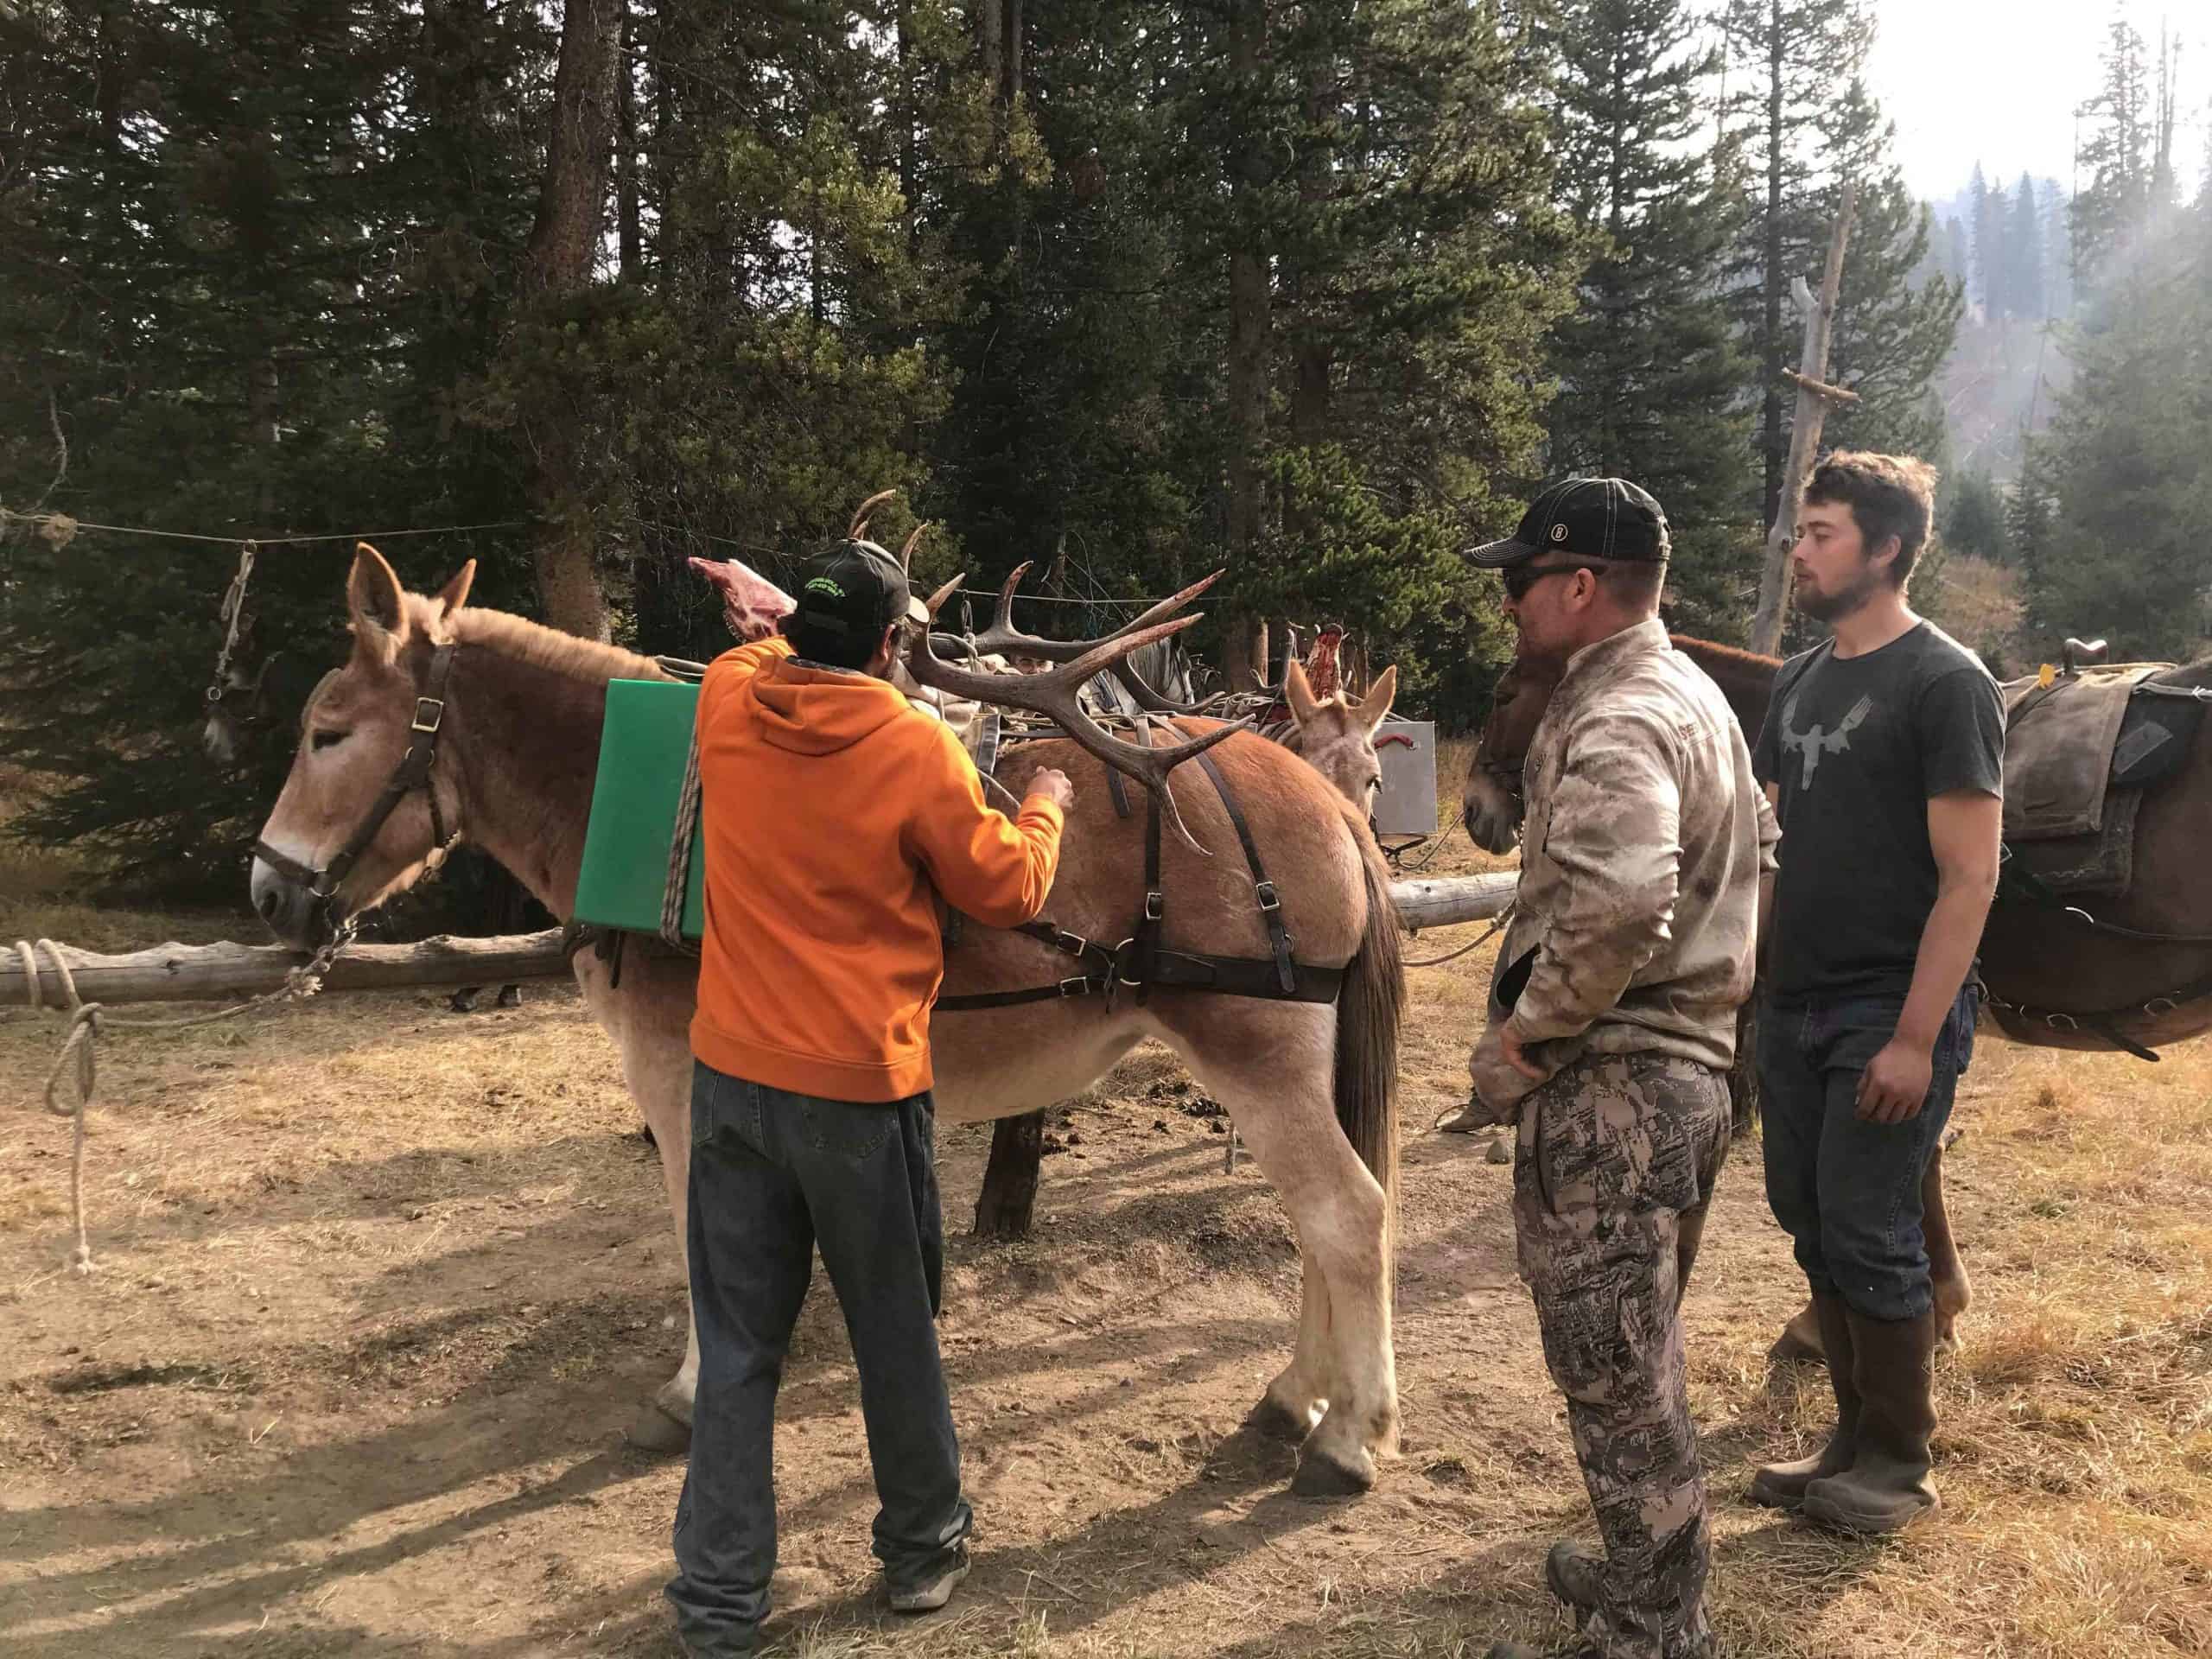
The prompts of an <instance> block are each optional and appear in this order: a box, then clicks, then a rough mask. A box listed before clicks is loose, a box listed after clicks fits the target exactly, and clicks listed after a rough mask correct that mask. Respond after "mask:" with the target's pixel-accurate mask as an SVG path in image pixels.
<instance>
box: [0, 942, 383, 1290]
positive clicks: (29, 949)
mask: <svg viewBox="0 0 2212 1659" xmlns="http://www.w3.org/2000/svg"><path fill="white" fill-rule="evenodd" d="M352 942H353V924H352V923H351V922H348V923H346V924H344V925H341V926H340V927H339V929H338V930H337V931H335V932H334V933H333V934H332V935H331V937H330V938H329V940H328V942H327V943H326V944H324V945H323V947H322V948H321V950H317V951H316V952H315V955H314V956H313V957H309V958H308V960H307V961H306V962H304V963H301V964H300V965H299V966H298V967H296V968H294V969H291V970H290V971H289V973H287V974H286V975H285V976H284V982H283V984H282V985H280V986H279V987H277V988H276V989H275V990H273V991H264V992H263V993H262V994H261V995H258V996H255V997H250V998H248V999H247V1000H246V1001H244V1002H238V1003H233V1004H232V1006H231V1007H226V1008H217V1009H215V1010H214V1011H213V1012H212V1013H209V1014H188V1015H187V1016H185V1017H184V1018H183V1019H181V1020H129V1019H120V1018H118V1017H117V1016H116V1015H114V1014H110V1013H109V1012H108V1011H107V1009H106V1007H104V1006H103V1005H102V1004H100V1003H98V1002H87V1001H85V999H84V997H83V996H82V995H80V994H79V991H78V989H77V979H76V976H75V975H74V974H73V973H71V972H70V970H69V963H67V961H66V960H65V959H64V958H63V957H62V955H61V947H60V945H58V944H55V943H54V941H53V940H52V939H44V938H41V939H17V940H16V944H15V951H16V959H17V960H18V961H19V962H21V963H22V968H23V982H24V984H25V985H26V986H27V987H28V988H29V1002H30V1008H31V1012H32V1013H34V1014H42V1013H45V1012H47V1004H46V999H45V995H44V992H43V990H42V988H41V977H40V975H41V969H40V958H41V957H44V958H45V965H46V968H47V969H48V970H50V971H51V972H52V973H53V975H54V981H55V982H56V983H57V984H58V985H59V986H60V989H61V1001H60V1007H59V1009H58V1011H59V1012H63V1013H66V1014H68V1016H69V1028H68V1030H67V1033H64V1035H63V1037H62V1039H61V1048H60V1052H58V1053H57V1054H56V1055H55V1056H54V1069H53V1070H52V1071H49V1072H48V1073H47V1078H46V1090H45V1101H46V1109H47V1110H48V1111H49V1112H51V1113H53V1114H54V1116H56V1117H66V1118H68V1119H70V1120H71V1123H72V1129H71V1135H70V1150H69V1221H70V1225H71V1228H72V1230H73V1231H74V1232H75V1234H76V1243H75V1245H74V1246H73V1248H72V1249H71V1250H70V1253H69V1266H70V1268H71V1269H72V1270H73V1271H74V1272H77V1273H80V1274H82V1273H90V1272H92V1268H93V1262H92V1243H91V1241H90V1239H89V1237H88V1236H87V1231H86V1226H87V1224H86V1209H85V1147H86V1141H87V1139H88V1138H89V1137H88V1132H87V1128H86V1118H87V1116H88V1115H89V1114H90V1112H91V1110H92V1097H93V1095H94V1093H95V1091H96V1090H97V1088H98V1086H99V1038H100V1034H101V1033H103V1032H104V1031H105V1030H106V1029H107V1028H108V1027H111V1026H112V1027H117V1028H118V1029H122V1030H128V1031H183V1030H186V1029H188V1027H193V1026H212V1025H214V1024H215V1023H217V1022H218V1021H219V1020H231V1019H235V1018H236V1017H237V1016H238V1015H239V1014H245V1013H248V1012H250V1011H251V1010H252V1009H254V1008H257V1007H262V1006H264V1005H265V1004H267V1003H270V1002H277V1001H289V1000H291V999H293V998H299V997H309V996H313V995H315V992H316V991H318V990H319V989H321V986H322V976H323V975H324V974H326V973H327V972H328V971H329V969H330V964H331V963H333V962H334V961H335V960H336V959H337V957H338V954H339V952H340V951H341V950H344V949H345V948H346V945H348V944H351V943H352ZM65 1086H67V1089H68V1092H69V1093H70V1094H72V1095H73V1096H74V1098H65V1096H64V1090H65Z"/></svg>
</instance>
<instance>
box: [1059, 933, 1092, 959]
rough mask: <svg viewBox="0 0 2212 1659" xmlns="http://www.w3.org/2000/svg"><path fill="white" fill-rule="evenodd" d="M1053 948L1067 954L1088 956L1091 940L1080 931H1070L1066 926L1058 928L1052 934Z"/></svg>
mask: <svg viewBox="0 0 2212 1659" xmlns="http://www.w3.org/2000/svg"><path fill="white" fill-rule="evenodd" d="M1052 949H1053V950H1058V951H1059V952H1061V953H1062V954H1063V955H1065V956H1071V957H1082V956H1087V955H1089V954H1090V940H1089V939H1086V938H1084V937H1083V935H1082V934H1080V933H1071V932H1069V931H1067V929H1065V927H1062V928H1056V929H1054V930H1053V934H1052Z"/></svg>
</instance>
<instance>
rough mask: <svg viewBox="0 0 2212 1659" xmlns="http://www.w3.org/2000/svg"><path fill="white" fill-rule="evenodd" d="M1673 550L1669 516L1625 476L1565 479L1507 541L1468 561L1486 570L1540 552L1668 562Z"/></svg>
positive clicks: (1541, 497) (1473, 553)
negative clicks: (1669, 536) (1668, 556)
mask: <svg viewBox="0 0 2212 1659" xmlns="http://www.w3.org/2000/svg"><path fill="white" fill-rule="evenodd" d="M1668 551H1669V541H1668V537H1667V514H1666V512H1665V510H1664V509H1662V507H1661V506H1660V505H1659V504H1658V502H1656V500H1654V499H1652V498H1651V494H1650V492H1649V491H1648V490H1643V489H1639V488H1637V486H1635V485H1633V484H1631V483H1630V482H1629V481H1628V480H1626V479H1624V478H1564V479H1561V480H1560V481H1559V482H1558V483H1556V484H1549V485H1547V486H1544V488H1543V489H1542V490H1541V492H1540V493H1538V494H1537V496H1536V499H1535V500H1534V501H1532V502H1530V503H1529V511H1528V512H1524V513H1522V515H1521V527H1520V528H1519V529H1518V530H1516V531H1514V532H1513V533H1512V534H1511V535H1510V536H1509V537H1506V538H1505V539H1504V540H1503V541H1502V542H1489V543H1484V545H1482V546H1480V547H1476V548H1470V549H1469V550H1468V551H1467V558H1468V561H1469V562H1470V563H1473V564H1477V565H1479V566H1481V567H1482V568H1483V569H1485V570H1497V569H1503V568H1504V567H1505V566H1507V565H1509V564H1519V563H1521V562H1522V560H1524V559H1533V558H1535V556H1537V555H1538V554H1540V553H1571V554H1573V556H1575V557H1577V558H1583V559H1641V560H1643V561H1644V562H1645V563H1651V564H1663V563H1666V560H1667V555H1668Z"/></svg>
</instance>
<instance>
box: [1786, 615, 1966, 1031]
mask: <svg viewBox="0 0 2212 1659" xmlns="http://www.w3.org/2000/svg"><path fill="white" fill-rule="evenodd" d="M1751 764H1752V769H1753V771H1754V772H1755V773H1756V775H1757V776H1758V780H1759V782H1760V783H1762V784H1774V785H1778V786H1779V787H1778V789H1777V799H1776V804H1775V816H1776V817H1777V819H1778V820H1779V821H1780V823H1781V825H1782V847H1781V852H1780V858H1781V863H1782V868H1781V869H1780V871H1779V872H1778V873H1777V876H1776V879H1775V895H1774V938H1773V941H1772V943H1771V944H1770V947H1769V949H1768V952H1767V964H1768V972H1769V975H1770V987H1771V988H1770V995H1772V996H1773V997H1774V998H1775V1000H1776V1001H1781V1002H1787V1003H1802V1002H1805V1001H1809V1000H1811V999H1814V998H1816V997H1820V998H1825V997H1832V996H1854V995H1855V996H1865V995H1897V996H1903V995H1904V994H1905V992H1906V991H1907V990H1908V989H1910V987H1911V984H1912V969H1913V963H1914V960H1915V958H1916V957H1917V956H1918V954H1919V951H1920V934H1921V930H1922V929H1923V928H1924V927H1925V926H1926V925H1927V924H1928V912H1929V911H1930V910H1932V909H1933V908H1934V907H1935V905H1936V855H1935V853H1934V851H1933V849H1931V848H1930V847H1929V842H1928V803H1929V800H1930V799H1931V798H1934V797H1935V796H1937V795H1942V794H1948V793H1949V792H1950V791H1954V790H1961V789H1967V790H1980V791H1986V792H1987V793H1989V794H1992V795H2001V794H2003V793H2004V790H2005V709H2004V702H2003V700H2002V698H2001V697H2000V696H1999V694H1998V690H1997V683H1996V681H1994V680H1993V679H1992V678H1990V677H1989V671H1988V670H1987V669H1986V668H1984V667H1983V666H1982V665H1981V659H1980V658H1978V657H1976V656H1975V655H1974V653H1973V652H1970V651H1968V650H1967V648H1966V647H1965V646H1964V645H1961V644H1959V643H1958V641H1957V640H1955V639H1952V638H1951V637H1950V636H1949V635H1948V634H1947V633H1945V632H1943V631H1942V629H1941V628H1938V627H1936V626H1934V625H1933V624H1931V623H1928V622H1923V623H1920V624H1919V625H1917V626H1915V627H1913V628H1912V629H1911V630H1910V631H1909V632H1905V633H1903V634H1900V635H1899V636H1898V637H1897V639H1893V640H1891V642H1890V643H1889V644H1888V645H1884V646H1883V647H1882V648H1881V649H1880V650H1878V651H1870V652H1866V653H1865V654H1864V655H1863V656H1859V657H1848V658H1839V657H1837V656H1836V655H1835V654H1834V645H1833V642H1830V643H1829V644H1827V645H1818V646H1815V648H1814V649H1813V650H1811V651H1808V652H1803V653H1802V655H1799V656H1796V657H1793V658H1790V659H1789V661H1788V662H1786V663H1784V664H1783V665H1782V670H1781V671H1780V672H1779V673H1778V674H1777V675H1776V676H1775V681H1774V700H1773V702H1771V703H1770V704H1769V705H1768V708H1767V715H1766V724H1765V725H1764V727H1763V728H1761V729H1760V732H1759V741H1758V747H1756V748H1755V749H1754V750H1753V751H1752V756H1751Z"/></svg>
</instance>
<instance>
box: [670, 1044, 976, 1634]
mask: <svg viewBox="0 0 2212 1659" xmlns="http://www.w3.org/2000/svg"><path fill="white" fill-rule="evenodd" d="M931 1141H932V1134H931V1107H930V1097H929V1096H927V1095H918V1096H914V1097H913V1098H912V1099H910V1100H902V1101H898V1102H895V1103H892V1104H890V1105H855V1104H849V1103H845V1102H842V1101H832V1100H817V1099H814V1098H812V1097H811V1096H806V1095H793V1094H786V1093H785V1092H783V1091H782V1090H776V1089H769V1088H764V1087H763V1086H762V1085H760V1084H754V1083H747V1082H744V1081H742V1080H741V1079H740V1078H737V1077H728V1076H725V1075H724V1074H723V1073H721V1072H720V1071H715V1070H714V1069H713V1068H712V1067H710V1066H707V1065H697V1064H695V1065H694V1066H693V1069H692V1075H691V1180H690V1265H691V1312H692V1316H693V1318H694V1319H696V1320H697V1321H698V1326H699V1383H698V1391H697V1394H696V1399H695V1402H694V1404H693V1407H692V1414H691V1466H690V1471H689V1472H688V1473H687V1474H686V1475H685V1477H684V1481H683V1496H682V1497H681V1498H679V1499H678V1500H677V1506H676V1539H675V1542H676V1565H677V1574H676V1577H675V1578H674V1579H672V1580H670V1582H669V1586H668V1599H669V1600H670V1601H671V1603H673V1604H674V1605H675V1607H676V1621H677V1629H678V1630H679V1631H681V1633H682V1634H683V1640H684V1642H685V1643H686V1644H687V1645H688V1646H689V1647H690V1649H691V1651H692V1652H693V1653H695V1654H709V1655H716V1656H721V1655H735V1654H747V1653H751V1652H752V1651H753V1649H754V1647H755V1645H756V1644H757V1642H758V1639H759V1638H758V1635H757V1632H758V1631H759V1629H760V1622H761V1620H762V1619H764V1618H766V1617H767V1613H768V1580H769V1577H770V1575H771V1574H772V1573H773V1572H774V1571H775V1566H776V1491H775V1485H774V1481H773V1478H772V1466H771V1462H770V1458H771V1454H772V1442H773V1439H774V1432H775V1416H776V1387H777V1384H778V1383H779V1382H780V1381H781V1380H782V1377H783V1368H784V1356H785V1353H786V1352H787V1351H789V1349H790V1346H791V1328H792V1326H793V1325H796V1324H797V1323H798V1311H799V1305H800V1304H801V1303H802V1302H804V1300H806V1291H807V1285H808V1282H809V1281H810V1279H811V1277H812V1275H813V1268H814V1251H815V1247H816V1246H817V1244H819V1245H820V1247H821V1250H822V1262H823V1266H824V1267H825V1268H828V1269H829V1282H830V1284H831V1285H832V1286H834V1287H836V1292H837V1302H838V1306H840V1307H841V1308H842V1309H843V1311H844V1315H845V1329H846V1331H847V1332H848V1333H849V1335H850V1336H851V1338H852V1344H853V1358H854V1360H855V1363H856V1364H857V1366H858V1367H859V1370H860V1382H861V1415H862V1417H863V1418H864V1419H865V1420H866V1421H867V1424H868V1460H869V1462H870V1463H871V1464H873V1465H874V1471H875V1491H876V1497H877V1498H878V1500H879V1501H880V1503H881V1505H882V1508H881V1510H880V1512H879V1513H878V1514H877V1516H876V1517H875V1554H876V1556H877V1558H878V1559H879V1560H881V1561H882V1562H883V1569H884V1576H885V1577H886V1578H887V1580H889V1581H890V1583H891V1585H892V1587H893V1589H894V1590H898V1589H903V1588H906V1587H908V1586H912V1585H916V1584H918V1583H920V1582H922V1581H923V1580H927V1579H929V1578H931V1577H933V1576H934V1575H935V1574H936V1573H937V1572H938V1569H939V1568H941V1567H944V1565H946V1564H947V1563H948V1562H949V1561H950V1558H951V1557H952V1555H953V1554H955V1552H956V1551H957V1548H958V1547H959V1545H960V1543H961V1541H962V1540H963V1539H964V1538H966V1537H967V1535H968V1531H969V1526H970V1524H971V1522H972V1516H971V1515H970V1513H969V1508H968V1501H967V1499H966V1498H965V1497H963V1496H962V1495H961V1491H960V1447H959V1443H958V1441H957V1440H956V1439H955V1438H954V1435H953V1429H952V1407H951V1402H950V1400H949V1399H948V1398H947V1396H946V1394H945V1387H944V1368H943V1366H942V1365H941V1363H939V1358H938V1345H937V1326H936V1323H935V1320H936V1315H937V1308H938V1298H939V1293H940V1286H941V1281H942V1277H943V1263H944V1223H943V1219H942V1216H941V1212H940V1209H939V1205H938V1187H937V1167H936V1161H935V1156H934V1153H933V1150H932V1144H931Z"/></svg>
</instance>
